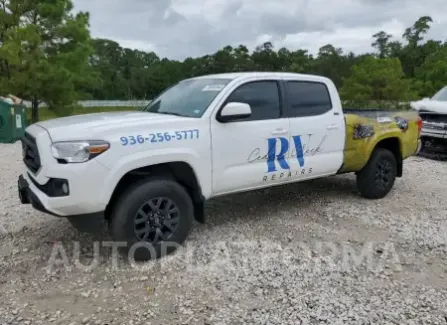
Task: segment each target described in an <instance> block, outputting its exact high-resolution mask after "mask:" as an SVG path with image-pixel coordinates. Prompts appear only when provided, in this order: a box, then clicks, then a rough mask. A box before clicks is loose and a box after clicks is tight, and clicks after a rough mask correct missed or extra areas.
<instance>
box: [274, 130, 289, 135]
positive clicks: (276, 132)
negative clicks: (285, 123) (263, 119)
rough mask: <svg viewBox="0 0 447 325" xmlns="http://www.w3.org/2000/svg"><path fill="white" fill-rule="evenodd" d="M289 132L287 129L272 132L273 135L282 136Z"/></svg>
mask: <svg viewBox="0 0 447 325" xmlns="http://www.w3.org/2000/svg"><path fill="white" fill-rule="evenodd" d="M286 133H287V130H285V129H276V130H275V131H273V132H272V135H282V134H286Z"/></svg>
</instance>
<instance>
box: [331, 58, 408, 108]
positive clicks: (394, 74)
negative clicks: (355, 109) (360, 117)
mask: <svg viewBox="0 0 447 325" xmlns="http://www.w3.org/2000/svg"><path fill="white" fill-rule="evenodd" d="M340 93H341V95H342V98H343V99H345V100H350V101H354V102H357V103H359V104H363V103H366V102H368V101H371V100H378V101H405V100H410V99H411V98H413V95H412V93H411V83H410V80H407V79H405V78H404V73H403V71H402V66H401V64H400V61H399V59H397V58H385V59H380V58H375V57H373V56H369V57H366V58H365V59H364V60H363V61H362V62H361V63H359V64H356V65H354V66H353V67H352V69H351V75H350V76H349V77H348V78H346V79H345V80H344V84H343V87H342V88H341V89H340Z"/></svg>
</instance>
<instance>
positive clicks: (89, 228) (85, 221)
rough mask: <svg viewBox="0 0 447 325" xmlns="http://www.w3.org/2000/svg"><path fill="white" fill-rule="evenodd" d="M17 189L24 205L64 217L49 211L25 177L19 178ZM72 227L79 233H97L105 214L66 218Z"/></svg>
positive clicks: (101, 226) (102, 223) (98, 213)
mask: <svg viewBox="0 0 447 325" xmlns="http://www.w3.org/2000/svg"><path fill="white" fill-rule="evenodd" d="M17 189H18V194H19V199H20V202H21V203H22V204H31V205H32V207H33V208H34V209H36V210H38V211H40V212H43V213H47V214H50V215H53V216H56V217H62V216H61V215H58V214H55V213H54V212H52V211H49V210H47V208H45V206H44V205H43V203H42V201H40V199H39V197H38V196H37V195H36V193H34V192H33V191H32V190H31V189H30V184H29V183H28V181H27V180H26V179H25V177H23V175H20V176H19V180H18V182H17ZM66 217H67V218H68V219H69V220H70V222H71V223H72V225H73V226H74V227H75V228H76V229H78V230H79V231H84V232H93V233H94V232H97V231H98V230H101V229H102V228H103V225H104V212H103V211H101V212H96V213H90V214H83V215H76V216H66Z"/></svg>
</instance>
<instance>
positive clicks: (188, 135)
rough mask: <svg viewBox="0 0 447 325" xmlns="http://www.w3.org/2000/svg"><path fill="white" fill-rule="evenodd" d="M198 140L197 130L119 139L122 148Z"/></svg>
mask: <svg viewBox="0 0 447 325" xmlns="http://www.w3.org/2000/svg"><path fill="white" fill-rule="evenodd" d="M198 138H199V130H197V129H196V130H184V131H174V132H158V133H150V134H149V135H147V136H145V135H130V136H122V137H121V138H120V140H121V144H122V145H123V146H133V145H135V144H143V143H146V142H151V143H156V142H169V141H179V140H194V139H198Z"/></svg>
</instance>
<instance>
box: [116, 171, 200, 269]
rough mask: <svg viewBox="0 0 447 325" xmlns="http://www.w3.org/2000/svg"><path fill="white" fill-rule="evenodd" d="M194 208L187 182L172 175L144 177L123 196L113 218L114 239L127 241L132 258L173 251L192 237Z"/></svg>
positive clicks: (160, 254) (142, 259)
mask: <svg viewBox="0 0 447 325" xmlns="http://www.w3.org/2000/svg"><path fill="white" fill-rule="evenodd" d="M193 215H194V209H193V203H192V200H191V197H190V196H189V194H188V192H187V191H186V190H185V188H184V187H183V186H181V185H180V184H179V183H177V182H175V181H173V180H168V179H147V180H144V181H140V182H138V183H136V184H134V185H132V186H130V187H129V188H127V190H126V191H124V193H123V194H122V195H121V196H120V198H119V201H118V202H117V204H116V205H115V209H114V211H113V212H112V215H111V218H110V232H111V235H112V237H113V238H114V240H116V241H119V242H126V243H127V246H126V247H123V249H122V251H123V252H124V253H126V254H128V257H129V259H131V258H133V259H134V260H139V261H146V260H151V259H156V258H160V257H163V256H165V255H169V254H171V253H173V252H174V251H175V250H176V249H177V248H178V246H180V245H181V244H182V243H183V242H184V241H185V240H186V238H187V237H188V234H189V232H190V229H191V226H192V221H193Z"/></svg>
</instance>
